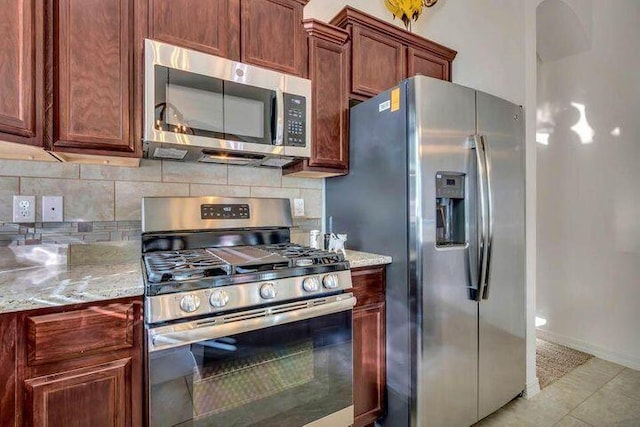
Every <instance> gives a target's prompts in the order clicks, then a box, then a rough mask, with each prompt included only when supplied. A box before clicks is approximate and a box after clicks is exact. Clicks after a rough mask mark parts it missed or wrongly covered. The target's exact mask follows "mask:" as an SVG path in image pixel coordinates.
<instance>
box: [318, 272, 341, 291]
mask: <svg viewBox="0 0 640 427" xmlns="http://www.w3.org/2000/svg"><path fill="white" fill-rule="evenodd" d="M322 284H323V285H324V287H325V288H327V289H336V288H337V287H338V285H339V283H338V276H336V275H335V274H327V275H326V276H324V277H323V278H322Z"/></svg>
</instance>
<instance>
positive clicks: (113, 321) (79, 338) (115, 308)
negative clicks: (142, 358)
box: [26, 304, 135, 366]
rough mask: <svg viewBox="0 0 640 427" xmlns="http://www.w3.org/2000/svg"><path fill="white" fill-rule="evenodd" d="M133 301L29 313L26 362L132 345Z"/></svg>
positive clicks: (33, 362) (59, 358) (76, 355)
mask: <svg viewBox="0 0 640 427" xmlns="http://www.w3.org/2000/svg"><path fill="white" fill-rule="evenodd" d="M134 316H135V312H134V304H111V305H106V306H101V307H98V306H94V307H88V308H84V309H81V310H74V311H69V312H65V313H55V314H45V315H41V316H29V317H28V318H27V319H26V328H27V361H28V364H29V365H30V366H31V365H40V364H43V363H49V362H55V361H61V360H68V359H75V358H78V357H84V356H89V355H94V354H98V353H105V352H110V351H116V350H121V349H125V348H131V347H133V326H134V320H135V317H134Z"/></svg>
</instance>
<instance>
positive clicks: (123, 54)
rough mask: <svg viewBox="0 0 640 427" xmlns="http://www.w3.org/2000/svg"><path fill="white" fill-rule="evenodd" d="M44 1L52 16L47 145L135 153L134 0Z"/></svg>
mask: <svg viewBox="0 0 640 427" xmlns="http://www.w3.org/2000/svg"><path fill="white" fill-rule="evenodd" d="M49 1H50V2H52V6H53V13H54V16H55V18H54V19H53V22H52V23H50V31H49V36H50V37H52V43H53V47H54V49H53V60H52V67H53V73H52V74H53V75H52V79H53V88H54V90H53V96H52V99H53V101H52V102H53V123H54V126H55V127H54V129H53V141H51V144H50V146H51V147H52V148H53V151H59V150H61V151H71V152H76V153H78V152H80V153H86V154H113V155H117V154H118V153H120V155H138V156H139V151H140V144H139V143H137V141H135V139H136V138H134V132H133V129H134V126H133V121H134V119H133V116H134V114H133V111H134V108H133V103H134V93H135V90H134V84H135V83H134V82H135V78H134V45H135V40H134V39H135V33H136V32H135V28H134V11H135V10H136V9H135V7H134V6H135V3H136V0H82V1H72V0H49ZM140 42H141V41H140ZM50 77H51V76H50Z"/></svg>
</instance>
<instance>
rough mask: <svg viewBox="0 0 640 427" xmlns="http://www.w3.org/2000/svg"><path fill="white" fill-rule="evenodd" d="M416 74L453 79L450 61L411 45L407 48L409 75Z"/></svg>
mask: <svg viewBox="0 0 640 427" xmlns="http://www.w3.org/2000/svg"><path fill="white" fill-rule="evenodd" d="M416 74H421V75H423V76H428V77H434V78H436V79H440V80H451V76H450V75H449V62H447V61H446V60H444V59H442V58H439V57H437V56H436V55H433V54H431V53H430V52H426V51H423V50H419V49H415V48H412V47H410V48H409V49H408V50H407V77H413V76H415V75H416Z"/></svg>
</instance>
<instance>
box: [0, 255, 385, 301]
mask: <svg viewBox="0 0 640 427" xmlns="http://www.w3.org/2000/svg"><path fill="white" fill-rule="evenodd" d="M138 246H139V244H135V243H134V244H131V243H112V244H100V245H74V246H69V248H61V247H59V246H55V245H50V246H38V247H32V248H28V247H27V248H25V247H22V248H20V249H18V248H12V249H8V248H2V250H1V251H0V261H2V262H0V313H9V312H14V311H23V310H32V309H37V308H45V307H58V306H64V305H70V304H79V303H86V302H93V301H104V300H110V299H116V298H124V297H132V296H139V295H143V294H144V281H143V277H142V270H141V265H140V259H139V257H140V255H139V248H138ZM346 258H347V260H348V261H349V264H350V265H351V268H358V267H368V266H374V265H383V264H389V263H391V257H389V256H385V255H377V254H371V253H367V252H359V251H353V250H347V251H346Z"/></svg>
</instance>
